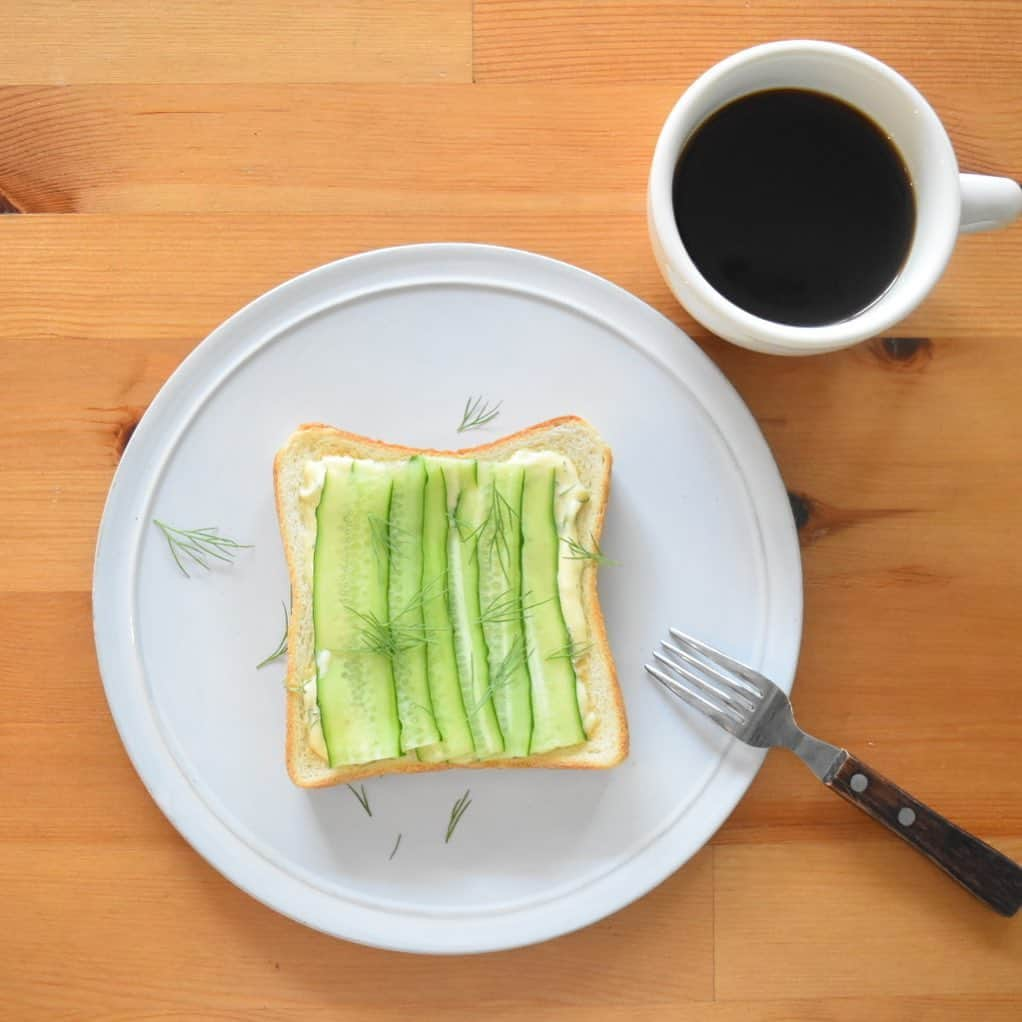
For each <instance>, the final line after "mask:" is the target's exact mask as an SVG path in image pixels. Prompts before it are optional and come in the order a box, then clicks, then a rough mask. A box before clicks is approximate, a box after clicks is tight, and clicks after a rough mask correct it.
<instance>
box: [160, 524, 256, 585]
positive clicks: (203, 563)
mask: <svg viewBox="0 0 1022 1022" xmlns="http://www.w3.org/2000/svg"><path fill="white" fill-rule="evenodd" d="M153 523H154V524H155V525H156V527H157V528H158V529H159V530H160V532H162V533H163V535H164V538H165V539H166V540H167V546H168V547H169V548H170V555H171V557H173V558H174V563H175V564H177V566H178V567H179V568H180V569H181V574H182V575H184V576H185V578H190V577H191V576H190V575H189V574H188V569H187V568H186V567H185V564H184V562H185V561H192V562H193V563H195V564H197V565H199V567H200V568H205V569H206V570H207V571H208V570H209V558H211V557H212V558H213V559H214V560H217V561H224V562H225V563H226V564H230V563H231V562H232V561H233V560H234V558H235V557H236V556H237V553H236V552H237V551H238V550H247V549H249V548H250V547H251V544H250V543H238V542H235V540H233V539H228V538H227V537H226V536H221V535H220V534H219V532H220V530H219V529H217V527H216V526H213V525H210V526H207V527H206V528H204V529H177V528H175V527H174V526H173V525H168V524H167V523H166V522H161V521H160V520H159V518H154V519H153ZM182 558H183V560H182Z"/></svg>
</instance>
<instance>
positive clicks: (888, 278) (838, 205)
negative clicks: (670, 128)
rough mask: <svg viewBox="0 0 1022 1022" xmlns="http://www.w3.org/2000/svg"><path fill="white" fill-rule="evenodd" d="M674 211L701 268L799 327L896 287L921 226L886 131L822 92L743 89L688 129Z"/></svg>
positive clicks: (716, 283)
mask: <svg viewBox="0 0 1022 1022" xmlns="http://www.w3.org/2000/svg"><path fill="white" fill-rule="evenodd" d="M674 218H675V220H676V222H677V225H678V232H679V233H680V235H681V240H682V242H683V243H684V245H685V248H686V249H687V250H688V253H689V255H690V256H691V257H692V261H693V262H694V263H695V264H696V266H697V267H698V269H699V272H700V273H701V274H702V275H703V276H704V277H705V278H706V279H707V281H709V283H710V284H711V285H712V286H713V287H714V288H715V289H716V290H717V291H719V292H720V293H721V294H722V295H724V296H725V297H726V298H729V299H730V300H731V301H732V302H734V303H735V304H736V305H738V306H740V307H741V308H743V309H745V310H747V311H748V312H751V313H753V314H755V315H757V316H761V317H763V318H764V319H770V320H774V321H775V322H778V323H786V324H790V325H792V326H820V325H822V324H825V323H836V322H839V321H840V320H843V319H848V318H849V317H850V316H854V315H856V314H857V313H859V312H861V311H862V310H863V309H865V308H867V307H868V306H869V305H871V304H872V303H873V302H875V301H876V300H877V299H878V298H879V297H880V296H881V295H882V294H883V293H884V292H885V291H886V290H887V288H888V287H890V285H891V282H892V281H893V280H894V279H895V277H897V275H898V273H899V272H900V270H901V267H902V265H903V264H904V262H905V256H906V255H907V254H908V250H909V246H910V244H911V242H912V234H913V232H914V230H915V222H916V210H915V198H914V196H913V193H912V183H911V181H910V179H909V175H908V171H907V170H906V169H905V164H904V162H903V161H902V158H901V155H900V154H899V153H898V151H897V149H895V147H894V145H893V144H892V143H891V141H890V139H888V137H887V136H886V135H885V134H884V132H883V131H882V130H881V129H880V128H879V127H877V125H876V124H874V123H873V122H872V121H871V120H870V119H869V118H868V117H866V116H865V115H864V114H862V113H860V112H859V111H858V110H856V109H854V108H853V107H851V106H849V105H848V104H847V103H843V102H841V101H840V100H837V99H834V98H833V97H831V96H825V95H823V94H822V93H819V92H810V91H808V90H806V89H770V90H768V91H765V92H757V93H753V94H752V95H749V96H743V97H742V98H740V99H736V100H735V101H734V102H732V103H730V104H729V105H728V106H725V107H723V108H721V109H720V110H718V111H717V112H716V113H715V114H713V115H712V116H711V117H710V118H709V119H708V120H707V121H706V122H705V123H704V124H702V125H701V126H700V127H699V128H698V130H697V131H696V132H695V133H694V134H693V135H692V137H691V139H689V141H688V143H687V145H686V146H685V148H684V150H683V151H682V154H681V157H680V159H679V160H678V165H677V168H676V169H675V172H674Z"/></svg>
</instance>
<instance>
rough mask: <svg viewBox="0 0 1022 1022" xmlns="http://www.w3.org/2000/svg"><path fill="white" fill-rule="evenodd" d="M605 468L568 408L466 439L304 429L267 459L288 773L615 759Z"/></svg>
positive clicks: (618, 703) (618, 715)
mask: <svg viewBox="0 0 1022 1022" xmlns="http://www.w3.org/2000/svg"><path fill="white" fill-rule="evenodd" d="M610 468H611V452H610V449H609V448H608V447H607V446H606V444H604V442H603V441H602V440H601V438H600V437H599V435H598V434H597V433H596V431H595V430H594V429H593V428H592V427H591V426H590V425H589V424H588V423H587V422H585V421H584V420H583V419H579V418H576V417H571V416H569V417H565V418H560V419H553V420H551V421H549V422H544V423H541V424H540V425H537V426H533V427H532V428H530V429H526V430H522V431H521V432H519V433H515V434H513V435H511V436H508V437H505V438H503V439H501V440H497V441H495V442H493V443H489V444H485V445H483V446H480V447H474V448H471V449H468V450H461V451H428V450H415V449H412V448H407V447H398V446H394V445H392V444H387V443H383V442H381V441H377V440H371V439H368V438H366V437H362V436H356V435H354V434H352V433H346V432H343V431H342V430H339V429H335V428H333V427H330V426H324V425H306V426H302V427H300V428H299V429H298V430H297V431H296V432H295V433H294V434H293V435H292V436H291V438H290V439H289V440H288V442H287V443H286V444H285V446H284V447H283V448H282V449H281V450H280V451H279V452H278V454H277V457H276V460H275V463H274V482H275V488H276V498H277V512H278V515H279V518H280V528H281V533H282V535H283V539H284V547H285V550H286V554H287V561H288V568H289V571H290V575H291V590H292V613H291V623H290V628H289V633H288V666H287V690H288V695H287V706H288V712H287V766H288V771H289V773H290V775H291V778H292V779H293V780H294V782H295V783H296V784H298V785H300V786H301V787H308V788H313V787H323V786H326V785H332V784H339V783H342V782H348V781H352V780H355V779H357V778H364V777H369V776H373V775H376V774H384V773H410V772H413V771H424V770H437V769H445V768H448V767H452V766H457V767H576V768H604V767H610V766H614V765H615V764H616V763H619V762H620V761H621V760H622V759H623V758H624V756H625V755H626V754H627V751H628V727H627V723H626V720H625V714H624V706H623V703H622V699H621V692H620V690H619V688H618V682H617V677H616V674H615V671H614V663H613V660H612V659H611V654H610V648H609V646H608V644H607V636H606V631H605V628H604V623H603V616H602V614H601V612H600V605H599V598H598V594H597V579H596V576H597V567H598V563H599V560H600V554H599V538H600V532H601V528H602V525H603V518H604V512H605V510H606V505H607V497H608V493H609V486H610Z"/></svg>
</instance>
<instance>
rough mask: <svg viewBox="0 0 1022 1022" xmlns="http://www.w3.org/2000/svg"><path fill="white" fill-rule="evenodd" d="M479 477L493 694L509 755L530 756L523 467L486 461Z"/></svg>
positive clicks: (482, 598)
mask: <svg viewBox="0 0 1022 1022" xmlns="http://www.w3.org/2000/svg"><path fill="white" fill-rule="evenodd" d="M478 475H479V480H478V481H479V488H480V491H481V492H482V494H483V498H484V502H485V508H486V514H485V519H484V522H483V527H482V529H481V531H480V533H479V546H478V549H477V554H476V559H477V561H478V564H479V604H480V607H481V608H482V615H481V617H482V623H483V636H484V638H485V639H486V649H487V652H488V655H489V668H490V691H491V693H492V698H493V707H494V710H495V711H496V714H497V722H498V724H499V725H500V731H501V734H502V735H503V736H504V753H503V755H504V756H527V755H528V754H529V742H530V739H531V737H532V693H531V691H530V685H529V669H528V666H527V665H526V656H525V632H524V630H523V625H522V603H523V600H522V568H521V552H522V529H521V509H522V487H523V483H524V472H523V470H522V466H521V465H508V464H493V463H488V462H480V463H479V472H478ZM528 602H529V603H531V602H532V601H531V599H530V600H529V601H528Z"/></svg>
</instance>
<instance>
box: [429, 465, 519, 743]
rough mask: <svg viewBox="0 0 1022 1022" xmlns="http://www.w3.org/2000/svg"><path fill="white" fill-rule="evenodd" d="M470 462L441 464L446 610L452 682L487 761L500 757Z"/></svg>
mask: <svg viewBox="0 0 1022 1022" xmlns="http://www.w3.org/2000/svg"><path fill="white" fill-rule="evenodd" d="M476 468H477V463H476V462H475V461H447V462H445V463H444V465H443V471H444V480H445V481H446V483H447V508H448V511H449V512H451V521H450V525H449V528H448V530H447V565H448V574H447V578H448V583H449V585H448V591H447V595H448V605H449V606H450V610H451V625H452V626H453V628H454V651H455V654H456V656H457V658H458V680H459V682H460V683H461V693H462V699H463V701H464V705H465V712H466V714H467V715H468V724H469V727H470V728H471V729H472V742H473V744H474V745H475V751H476V757H477V758H478V759H488V758H489V757H491V756H496V755H497V754H498V753H501V752H503V751H504V739H503V737H502V735H501V732H500V725H499V724H498V723H497V714H496V712H495V711H494V708H493V699H492V696H491V692H490V667H489V663H488V653H487V650H486V639H485V637H484V635H483V627H482V621H481V617H482V615H481V613H480V608H479V559H478V553H479V534H480V530H481V528H482V525H483V520H484V508H483V503H484V502H483V492H482V490H481V489H480V488H479V486H478V485H477V482H476Z"/></svg>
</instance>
